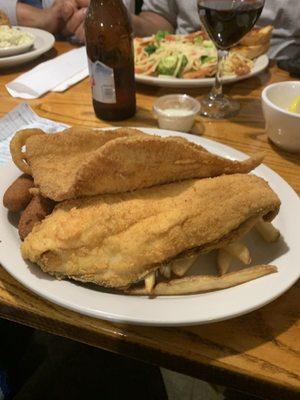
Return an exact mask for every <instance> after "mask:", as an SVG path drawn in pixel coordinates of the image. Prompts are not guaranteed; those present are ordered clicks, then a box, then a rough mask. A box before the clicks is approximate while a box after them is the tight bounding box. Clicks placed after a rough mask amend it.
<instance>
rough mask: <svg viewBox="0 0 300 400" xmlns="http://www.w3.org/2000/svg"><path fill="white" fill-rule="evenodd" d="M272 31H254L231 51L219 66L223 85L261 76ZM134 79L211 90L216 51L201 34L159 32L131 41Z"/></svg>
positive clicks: (255, 29)
mask: <svg viewBox="0 0 300 400" xmlns="http://www.w3.org/2000/svg"><path fill="white" fill-rule="evenodd" d="M271 33H272V27H271V26H268V27H264V28H254V30H253V31H251V32H250V33H249V34H248V35H246V36H245V38H243V40H242V41H241V42H240V44H239V45H238V46H236V47H234V48H232V49H231V50H230V52H229V54H228V56H227V58H226V61H225V62H224V64H223V78H222V79H223V82H224V83H231V82H237V81H239V80H242V79H246V78H249V77H252V76H254V75H257V74H259V73H260V72H262V71H263V70H264V69H265V68H266V67H267V66H268V63H269V59H268V56H267V55H266V54H265V53H266V52H267V50H268V47H269V43H270V37H271ZM134 53H135V77H136V81H137V82H139V83H144V84H149V85H156V86H167V87H192V86H198V87H199V86H211V85H213V84H214V76H215V74H216V70H217V51H216V48H215V46H214V44H213V42H212V41H211V40H209V39H208V38H207V36H206V34H205V33H204V32H202V31H198V32H194V33H191V34H187V35H173V34H169V33H168V32H166V31H159V32H157V33H156V34H155V35H152V36H150V37H146V38H135V39H134Z"/></svg>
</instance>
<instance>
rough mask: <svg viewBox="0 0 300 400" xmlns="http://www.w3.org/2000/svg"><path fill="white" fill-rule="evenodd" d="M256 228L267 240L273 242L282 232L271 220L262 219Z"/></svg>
mask: <svg viewBox="0 0 300 400" xmlns="http://www.w3.org/2000/svg"><path fill="white" fill-rule="evenodd" d="M255 228H256V230H257V231H258V232H259V233H260V234H261V236H262V237H263V238H264V239H265V241H266V242H269V243H272V242H276V240H278V239H279V237H280V232H279V230H278V229H276V228H275V227H274V226H273V225H272V224H271V223H270V222H266V221H264V220H263V219H260V220H259V221H258V222H257V224H256V225H255Z"/></svg>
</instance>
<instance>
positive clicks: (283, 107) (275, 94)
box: [262, 81, 300, 152]
mask: <svg viewBox="0 0 300 400" xmlns="http://www.w3.org/2000/svg"><path fill="white" fill-rule="evenodd" d="M298 96H300V81H287V82H279V83H274V84H272V85H269V86H267V87H266V88H265V89H264V90H263V92H262V108H263V113H264V117H265V120H266V133H267V134H268V137H269V138H270V140H271V141H272V142H273V143H275V144H276V145H277V146H278V147H281V148H282V149H284V150H287V151H290V152H300V114H296V113H292V112H289V111H287V110H288V107H289V105H290V104H291V103H292V101H293V100H294V99H295V98H296V97H298Z"/></svg>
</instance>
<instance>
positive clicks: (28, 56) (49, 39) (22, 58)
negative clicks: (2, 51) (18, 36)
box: [0, 27, 55, 68]
mask: <svg viewBox="0 0 300 400" xmlns="http://www.w3.org/2000/svg"><path fill="white" fill-rule="evenodd" d="M18 28H19V29H21V30H23V31H25V32H28V33H30V34H31V35H33V36H34V38H35V39H34V43H33V46H32V45H31V48H30V49H29V50H28V51H26V52H25V53H22V54H15V55H10V56H6V57H0V68H8V67H16V66H18V65H21V64H25V63H28V62H30V61H32V60H34V59H36V58H37V57H39V56H40V55H41V54H43V53H45V52H46V51H48V50H50V49H51V48H52V47H53V45H54V42H55V38H54V36H53V35H52V34H51V33H49V32H47V31H44V30H42V29H36V28H26V27H18Z"/></svg>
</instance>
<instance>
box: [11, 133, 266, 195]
mask: <svg viewBox="0 0 300 400" xmlns="http://www.w3.org/2000/svg"><path fill="white" fill-rule="evenodd" d="M23 145H25V147H26V150H25V152H24V153H22V147H23ZM11 152H12V157H13V160H14V161H15V163H16V165H17V166H18V167H19V168H20V169H21V170H24V171H26V172H28V171H30V173H31V174H32V176H33V178H34V183H35V185H36V186H37V187H38V188H39V190H40V193H41V194H42V195H43V196H44V197H47V198H50V199H53V200H55V201H62V200H66V199H72V198H76V197H80V196H92V195H96V194H104V193H120V192H127V191H131V190H136V189H141V188H145V187H151V186H154V185H160V184H163V183H168V182H173V181H178V180H183V179H190V178H206V177H214V176H218V175H222V174H233V173H247V172H249V171H251V170H252V169H253V168H255V167H256V166H258V165H259V164H260V163H261V161H262V159H263V156H262V154H257V155H256V156H254V157H253V158H249V159H247V160H245V161H242V162H239V161H232V160H229V159H225V158H222V157H219V156H217V155H214V154H211V153H209V152H208V151H207V150H205V149H204V148H203V147H201V146H199V145H196V144H194V143H191V142H189V141H187V140H186V139H183V138H179V137H166V138H164V137H160V136H152V135H146V134H144V133H143V132H141V131H138V130H136V129H124V128H121V129H117V130H113V131H102V132H95V131H92V130H89V129H82V128H70V129H68V130H66V131H64V132H61V133H57V134H44V133H43V132H42V131H39V130H33V131H32V132H30V130H25V131H20V132H18V133H17V134H16V136H15V137H14V138H13V140H12V142H11Z"/></svg>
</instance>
